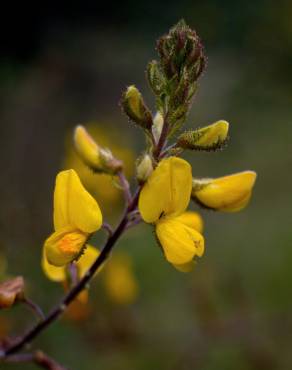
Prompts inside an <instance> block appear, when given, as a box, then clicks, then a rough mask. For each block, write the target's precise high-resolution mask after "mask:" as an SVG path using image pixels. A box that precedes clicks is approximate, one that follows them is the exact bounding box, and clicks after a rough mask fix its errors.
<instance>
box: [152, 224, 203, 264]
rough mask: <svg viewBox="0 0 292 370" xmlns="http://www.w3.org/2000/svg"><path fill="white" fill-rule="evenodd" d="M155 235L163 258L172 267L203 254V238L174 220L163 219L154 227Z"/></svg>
mask: <svg viewBox="0 0 292 370" xmlns="http://www.w3.org/2000/svg"><path fill="white" fill-rule="evenodd" d="M156 234H157V237H158V239H159V241H160V243H161V246H162V248H163V251H164V254H165V258H166V259H167V260H168V262H170V263H172V264H173V265H184V264H187V263H189V262H190V261H192V259H193V258H194V257H195V256H196V255H198V256H199V257H201V256H202V254H203V253H204V238H203V236H202V235H201V234H200V233H199V232H198V231H196V230H195V229H193V228H191V227H189V226H186V225H185V224H183V223H181V222H179V221H177V220H176V218H171V219H163V220H161V221H159V222H158V223H157V225H156Z"/></svg>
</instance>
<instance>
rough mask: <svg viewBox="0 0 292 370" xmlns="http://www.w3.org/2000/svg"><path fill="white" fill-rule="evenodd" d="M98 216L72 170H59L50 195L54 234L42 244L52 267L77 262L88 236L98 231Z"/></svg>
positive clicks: (94, 203)
mask: <svg viewBox="0 0 292 370" xmlns="http://www.w3.org/2000/svg"><path fill="white" fill-rule="evenodd" d="M101 225H102V214H101V211H100V208H99V206H98V204H97V202H96V201H95V199H94V198H93V197H92V196H91V195H90V194H89V193H88V192H87V191H86V190H85V188H84V187H83V185H82V184H81V181H80V179H79V177H78V175H77V174H76V172H75V171H74V170H67V171H62V172H60V173H59V174H58V176H57V178H56V186H55V193H54V227H55V232H54V233H53V234H52V235H51V236H50V237H49V238H48V239H47V240H46V241H45V244H44V249H45V256H46V258H47V260H48V262H49V263H50V264H51V265H54V266H63V265H66V264H68V263H69V262H72V261H74V260H75V259H77V258H78V257H79V256H80V254H81V252H82V250H83V248H84V246H85V244H86V241H87V239H88V238H89V236H90V234H91V233H93V232H95V231H96V230H98V229H100V227H101Z"/></svg>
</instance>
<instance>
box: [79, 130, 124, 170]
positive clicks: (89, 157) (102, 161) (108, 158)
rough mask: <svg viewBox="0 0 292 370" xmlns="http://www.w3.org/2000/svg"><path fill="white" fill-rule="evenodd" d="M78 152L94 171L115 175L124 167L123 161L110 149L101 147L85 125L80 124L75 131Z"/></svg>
mask: <svg viewBox="0 0 292 370" xmlns="http://www.w3.org/2000/svg"><path fill="white" fill-rule="evenodd" d="M74 142H75V148H76V151H77V153H78V154H79V156H80V158H81V159H82V160H83V161H84V163H85V164H86V165H87V166H88V167H89V168H90V169H92V170H93V171H94V172H100V173H107V174H110V175H114V174H116V173H117V172H119V171H120V170H121V169H122V168H123V163H122V161H120V160H118V159H116V158H115V157H114V156H113V155H112V153H111V151H110V150H109V149H105V148H102V147H99V146H98V145H97V143H96V142H95V141H94V139H93V138H92V137H91V136H90V135H89V133H88V132H87V130H86V129H85V127H83V126H81V125H79V126H77V127H76V128H75V131H74Z"/></svg>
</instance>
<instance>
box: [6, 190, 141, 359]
mask: <svg viewBox="0 0 292 370" xmlns="http://www.w3.org/2000/svg"><path fill="white" fill-rule="evenodd" d="M139 194H140V188H138V189H137V191H136V194H135V196H134V197H133V199H132V201H131V203H130V204H129V206H128V207H127V208H126V210H125V213H124V216H123V217H122V219H121V221H120V223H119V224H118V226H117V227H116V229H115V230H114V232H113V234H112V235H111V236H110V237H109V238H108V240H107V242H106V243H105V246H104V247H103V249H102V251H101V253H100V255H99V256H98V257H97V259H96V260H95V262H94V263H93V265H92V266H91V267H90V269H89V270H88V271H87V273H86V274H85V275H84V276H83V278H82V279H81V280H80V281H79V282H78V283H77V284H76V285H74V286H73V287H72V289H71V290H70V291H69V292H68V293H67V295H66V296H65V297H64V298H63V299H62V300H61V302H60V303H59V304H58V305H57V306H56V307H55V308H54V309H53V310H52V311H51V312H50V313H49V314H48V315H47V316H46V317H45V319H44V320H42V321H41V322H39V323H38V324H36V325H35V326H33V327H32V328H31V329H30V330H29V331H28V332H27V333H26V334H24V335H23V336H22V337H20V339H19V340H18V341H17V342H16V343H14V344H12V345H11V346H10V347H8V348H6V349H4V350H3V351H2V352H1V353H0V356H1V357H0V359H1V358H2V359H3V358H5V357H7V356H10V355H12V354H14V353H17V352H18V351H20V350H21V349H22V348H24V347H25V346H26V345H27V344H29V343H30V342H31V341H32V340H33V339H34V338H35V337H37V336H38V335H39V334H41V333H42V332H43V331H44V330H45V329H46V328H47V327H48V326H49V325H50V324H51V323H52V322H54V321H55V320H56V319H57V318H58V317H59V316H60V315H61V314H62V313H63V312H64V311H65V310H66V308H67V306H68V305H69V304H70V303H71V302H72V301H73V300H74V299H75V298H76V297H77V295H78V294H79V293H80V292H81V291H82V290H83V289H84V288H85V286H86V284H87V283H88V282H89V281H90V279H91V278H92V277H93V276H94V274H95V272H96V271H97V269H98V268H99V267H100V266H101V265H102V264H103V263H104V262H105V260H106V259H107V258H108V256H109V254H110V252H111V250H112V248H113V247H114V245H115V243H116V241H117V240H118V239H119V238H120V236H121V235H122V234H123V232H124V231H125V230H126V228H127V224H128V214H129V213H130V212H132V211H134V210H135V208H136V207H137V203H138V198H139Z"/></svg>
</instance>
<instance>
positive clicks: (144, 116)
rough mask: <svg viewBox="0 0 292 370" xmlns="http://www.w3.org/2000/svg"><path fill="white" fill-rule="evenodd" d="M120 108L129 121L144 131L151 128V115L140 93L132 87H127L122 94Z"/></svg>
mask: <svg viewBox="0 0 292 370" xmlns="http://www.w3.org/2000/svg"><path fill="white" fill-rule="evenodd" d="M121 105H122V108H123V110H124V112H125V113H126V115H127V116H128V117H129V119H130V120H131V121H133V122H134V123H136V124H137V125H138V126H141V127H142V128H144V129H146V130H150V129H151V126H152V115H151V112H150V110H149V109H148V107H147V106H146V104H145V103H144V100H143V97H142V95H141V93H140V91H139V90H138V89H137V88H136V87H135V86H134V85H132V86H129V87H128V88H127V90H126V91H125V92H124V94H123V96H122V101H121Z"/></svg>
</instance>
